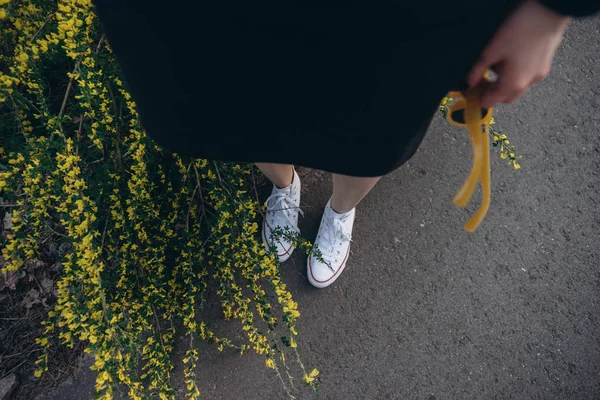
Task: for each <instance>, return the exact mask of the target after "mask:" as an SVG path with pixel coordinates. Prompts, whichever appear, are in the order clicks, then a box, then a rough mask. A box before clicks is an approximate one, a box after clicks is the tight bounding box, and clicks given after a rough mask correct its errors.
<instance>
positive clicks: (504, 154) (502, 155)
mask: <svg viewBox="0 0 600 400" xmlns="http://www.w3.org/2000/svg"><path fill="white" fill-rule="evenodd" d="M506 157H508V154H506V153H502V154H500V158H501V159H503V160H504V159H506Z"/></svg>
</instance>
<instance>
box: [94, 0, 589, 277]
mask: <svg viewBox="0 0 600 400" xmlns="http://www.w3.org/2000/svg"><path fill="white" fill-rule="evenodd" d="M196 3H197V2H185V1H172V2H170V3H165V4H164V5H162V7H149V6H148V3H147V2H145V1H142V0H96V6H97V11H98V15H99V17H100V19H101V21H102V23H103V25H104V28H105V30H106V32H107V34H108V38H109V40H110V43H111V46H112V48H113V49H114V51H115V54H116V56H117V59H118V60H119V62H120V64H121V66H122V68H123V71H124V74H125V77H126V79H127V83H128V86H129V88H130V90H131V91H132V94H133V96H134V99H135V101H136V103H137V105H138V110H139V112H140V115H141V118H142V122H143V124H144V126H145V128H146V130H147V132H148V134H149V136H151V137H152V138H154V139H155V140H156V141H157V143H158V144H160V145H161V146H163V147H164V148H166V149H167V150H170V151H174V152H178V153H182V154H187V155H190V156H194V157H199V158H209V159H216V160H226V161H238V162H255V163H256V165H257V166H258V168H260V169H261V171H262V172H263V173H264V174H265V175H266V176H267V178H269V179H270V180H271V182H273V190H272V194H271V196H270V197H269V198H268V200H267V214H266V218H265V220H264V222H263V228H262V238H263V241H264V243H265V246H267V247H268V246H269V242H271V233H272V231H273V230H274V229H275V228H281V229H283V230H284V231H285V230H289V231H295V232H298V231H299V230H298V225H297V223H298V213H299V212H300V192H301V184H300V179H299V177H298V175H297V174H296V172H295V171H294V168H293V164H297V165H303V166H307V167H312V168H319V169H323V170H327V171H331V172H333V173H334V174H333V193H332V197H331V199H330V200H329V202H328V203H327V205H326V206H325V211H324V214H323V218H322V220H321V226H320V228H319V233H318V235H317V238H316V240H315V246H316V247H317V248H318V249H319V250H320V252H321V256H322V257H316V256H315V255H314V254H313V255H311V256H310V257H309V258H308V263H307V275H308V279H309V281H310V282H311V283H312V284H313V285H314V286H316V287H320V288H322V287H326V286H328V285H330V284H331V283H333V282H334V281H335V280H336V279H337V278H338V277H339V276H340V273H341V272H342V271H343V269H344V267H345V265H346V262H347V260H348V254H349V250H350V238H351V234H352V227H353V223H354V214H355V208H356V206H357V205H358V203H359V202H360V201H361V199H362V198H363V197H364V196H365V195H366V194H367V193H369V191H370V190H371V189H372V188H373V187H374V186H375V184H376V183H377V181H379V179H380V178H381V176H383V175H385V174H387V173H389V172H390V171H392V170H394V169H395V168H397V167H399V166H400V165H402V164H403V163H404V162H406V161H407V160H408V159H409V158H410V157H411V156H412V154H413V153H414V152H415V151H416V149H417V147H418V146H419V144H420V143H421V141H422V139H423V137H424V135H425V132H426V129H427V127H428V125H429V123H430V121H431V118H432V115H433V114H434V111H435V110H436V108H437V105H438V103H439V101H440V99H441V98H442V97H443V95H444V94H445V93H446V92H448V91H449V90H457V89H458V90H466V89H468V87H473V86H476V85H478V84H479V83H481V80H482V77H483V74H484V73H485V71H486V70H487V69H492V70H494V71H495V72H496V73H497V75H498V76H499V79H498V80H497V81H495V82H494V83H493V84H491V85H489V86H488V87H487V89H486V92H485V94H484V96H483V98H482V104H483V106H484V107H492V106H494V105H496V104H497V103H511V102H513V101H514V100H515V99H517V98H518V97H519V96H520V95H521V94H523V93H524V92H525V91H526V90H527V89H528V88H529V87H530V86H531V85H532V84H534V83H535V82H537V81H539V80H541V79H542V78H544V77H545V76H546V75H547V74H548V72H549V69H550V65H551V61H552V58H553V56H554V53H555V51H556V49H557V47H558V45H559V43H560V41H561V38H562V35H563V32H564V30H565V28H566V26H567V24H568V21H569V18H570V16H584V15H589V14H591V13H593V12H595V11H596V10H598V9H600V1H598V0H588V1H585V0H579V1H578V0H539V1H538V0H526V1H519V0H504V1H502V0H497V1H494V2H492V1H478V0H454V1H421V2H418V1H400V0H396V1H392V0H387V1H377V2H374V1H373V2H369V1H367V2H357V1H341V0H323V1H316V0H287V1H285V0H277V1H273V0H267V1H259V2H254V3H252V4H249V3H248V2H236V1H234V2H227V3H225V2H217V3H218V4H196ZM199 3H203V2H199ZM275 245H276V248H277V256H278V257H279V259H280V261H285V260H287V259H288V258H289V257H290V255H291V253H292V251H293V246H292V244H291V242H289V241H287V240H286V239H283V238H278V239H277V241H276V243H275Z"/></svg>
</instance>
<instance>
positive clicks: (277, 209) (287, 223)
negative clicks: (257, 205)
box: [262, 170, 304, 262]
mask: <svg viewBox="0 0 600 400" xmlns="http://www.w3.org/2000/svg"><path fill="white" fill-rule="evenodd" d="M299 213H301V214H303V213H302V210H300V177H299V176H298V174H297V173H296V171H295V170H294V177H293V178H292V184H291V185H290V186H288V187H285V188H283V189H279V188H278V187H277V186H275V185H273V190H272V191H271V196H269V198H268V199H267V213H266V215H265V219H264V220H263V225H262V239H263V243H264V245H265V248H266V249H267V251H268V250H270V242H271V233H272V232H273V230H274V229H275V228H281V230H282V231H283V232H295V233H300V229H298V214H299ZM303 215H304V214H303ZM274 244H275V247H276V248H277V257H278V258H279V261H280V262H284V261H286V260H287V259H288V258H290V256H291V255H292V252H293V251H294V246H293V243H292V242H291V241H288V240H286V239H285V238H283V237H282V238H278V239H276V240H275V243H274Z"/></svg>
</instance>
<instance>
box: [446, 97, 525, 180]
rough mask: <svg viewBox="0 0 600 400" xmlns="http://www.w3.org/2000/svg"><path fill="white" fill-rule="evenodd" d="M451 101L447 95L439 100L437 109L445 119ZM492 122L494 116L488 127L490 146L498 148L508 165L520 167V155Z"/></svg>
mask: <svg viewBox="0 0 600 400" xmlns="http://www.w3.org/2000/svg"><path fill="white" fill-rule="evenodd" d="M453 102H454V98H452V97H448V96H446V97H444V98H443V99H442V101H441V102H440V106H439V110H440V112H441V113H442V115H443V116H444V118H446V119H447V118H448V110H449V109H450V106H451V105H452V103H453ZM494 124H495V121H494V118H492V120H491V121H490V129H489V132H490V137H491V139H492V141H491V143H492V146H493V147H497V148H498V149H499V150H500V158H501V159H503V160H508V165H512V166H513V168H514V169H519V168H521V165H520V164H519V163H518V162H517V160H519V159H520V158H521V156H516V155H515V146H514V145H511V144H510V141H509V140H508V137H507V136H506V134H504V133H503V132H502V131H501V130H500V129H498V128H496V127H494V126H493V125H494Z"/></svg>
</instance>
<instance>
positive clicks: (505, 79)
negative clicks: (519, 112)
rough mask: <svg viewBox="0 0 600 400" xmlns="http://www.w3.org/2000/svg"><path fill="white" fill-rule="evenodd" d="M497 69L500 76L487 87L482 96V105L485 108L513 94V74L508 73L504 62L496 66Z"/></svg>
mask: <svg viewBox="0 0 600 400" xmlns="http://www.w3.org/2000/svg"><path fill="white" fill-rule="evenodd" d="M495 71H496V73H497V74H498V78H497V79H496V81H494V82H492V83H491V84H490V85H489V86H488V87H487V89H486V90H485V92H484V93H483V96H481V106H482V107H484V108H491V107H494V106H495V105H496V104H498V103H501V102H503V101H505V100H506V99H508V97H509V96H510V95H511V94H512V87H511V76H510V73H507V71H506V68H505V66H504V64H500V65H498V66H496V68H495Z"/></svg>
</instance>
